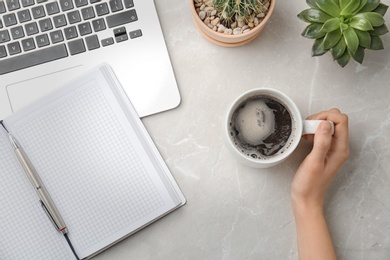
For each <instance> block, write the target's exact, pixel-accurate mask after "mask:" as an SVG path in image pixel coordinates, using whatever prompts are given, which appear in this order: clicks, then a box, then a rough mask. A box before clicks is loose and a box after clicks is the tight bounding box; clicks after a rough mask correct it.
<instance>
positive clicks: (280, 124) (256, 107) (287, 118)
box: [229, 95, 293, 159]
mask: <svg viewBox="0 0 390 260" xmlns="http://www.w3.org/2000/svg"><path fill="white" fill-rule="evenodd" d="M229 125H230V135H231V137H232V139H233V140H234V144H235V145H236V146H237V148H238V149H239V150H240V151H241V152H242V153H244V154H246V155H247V156H251V157H252V158H255V159H267V158H270V157H273V156H274V155H276V154H280V153H283V152H284V151H285V149H287V147H288V142H289V139H290V135H291V133H292V129H293V127H292V125H293V124H292V118H291V115H290V113H289V111H288V109H287V108H286V107H285V106H284V105H283V104H281V103H280V102H279V101H277V100H275V99H273V98H270V97H268V96H265V95H257V96H252V97H250V98H249V99H247V100H246V101H244V102H242V104H241V105H239V106H238V107H237V108H236V110H235V111H234V113H233V115H232V118H231V121H230V124H229Z"/></svg>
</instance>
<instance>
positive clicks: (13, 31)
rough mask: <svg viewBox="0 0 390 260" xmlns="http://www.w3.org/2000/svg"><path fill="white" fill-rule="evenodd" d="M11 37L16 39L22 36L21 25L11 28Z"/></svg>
mask: <svg viewBox="0 0 390 260" xmlns="http://www.w3.org/2000/svg"><path fill="white" fill-rule="evenodd" d="M11 35H12V39H14V40H17V39H20V38H22V37H24V31H23V27H22V26H17V27H14V28H11Z"/></svg>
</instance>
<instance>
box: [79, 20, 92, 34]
mask: <svg viewBox="0 0 390 260" xmlns="http://www.w3.org/2000/svg"><path fill="white" fill-rule="evenodd" d="M78 28H79V32H80V35H81V36H83V35H86V34H90V33H92V29H91V25H90V24H89V23H88V22H87V23H82V24H79V25H78Z"/></svg>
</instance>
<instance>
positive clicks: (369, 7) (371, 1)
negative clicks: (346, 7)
mask: <svg viewBox="0 0 390 260" xmlns="http://www.w3.org/2000/svg"><path fill="white" fill-rule="evenodd" d="M379 3H380V0H367V3H366V4H365V5H364V6H363V7H362V8H361V9H360V10H359V12H361V13H364V12H371V11H373V10H374V9H375V8H377V7H378V5H379Z"/></svg>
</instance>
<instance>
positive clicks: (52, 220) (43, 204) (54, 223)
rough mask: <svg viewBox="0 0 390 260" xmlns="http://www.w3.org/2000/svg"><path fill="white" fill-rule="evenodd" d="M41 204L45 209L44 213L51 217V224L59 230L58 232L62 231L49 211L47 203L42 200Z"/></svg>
mask: <svg viewBox="0 0 390 260" xmlns="http://www.w3.org/2000/svg"><path fill="white" fill-rule="evenodd" d="M39 202H41V206H42V208H43V211H45V212H46V215H47V216H48V217H49V219H50V221H51V223H53V225H54V227H55V228H56V229H57V231H60V227H59V226H58V225H57V223H56V222H55V221H54V219H53V217H52V216H51V214H50V212H49V211H48V209H47V208H46V205H45V203H43V201H42V200H39Z"/></svg>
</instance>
